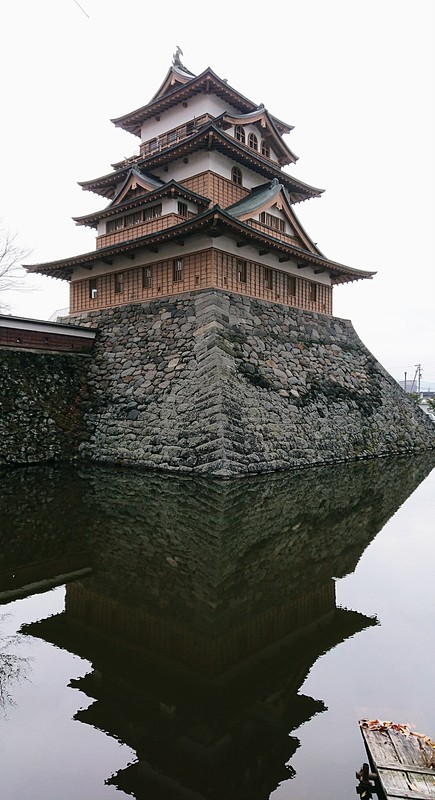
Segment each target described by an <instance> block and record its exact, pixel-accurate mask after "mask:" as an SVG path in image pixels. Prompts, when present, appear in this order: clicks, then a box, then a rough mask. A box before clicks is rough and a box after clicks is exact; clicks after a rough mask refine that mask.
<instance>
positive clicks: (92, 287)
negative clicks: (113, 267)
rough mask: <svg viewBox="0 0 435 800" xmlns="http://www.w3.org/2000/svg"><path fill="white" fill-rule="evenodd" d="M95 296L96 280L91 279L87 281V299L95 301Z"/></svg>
mask: <svg viewBox="0 0 435 800" xmlns="http://www.w3.org/2000/svg"><path fill="white" fill-rule="evenodd" d="M96 296H97V279H96V278H91V280H90V281H89V299H90V300H95V298H96Z"/></svg>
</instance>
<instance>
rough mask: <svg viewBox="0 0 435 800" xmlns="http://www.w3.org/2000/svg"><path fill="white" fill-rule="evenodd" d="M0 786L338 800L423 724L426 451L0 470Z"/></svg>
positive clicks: (43, 793)
mask: <svg viewBox="0 0 435 800" xmlns="http://www.w3.org/2000/svg"><path fill="white" fill-rule="evenodd" d="M0 479H1V480H0V487H1V488H0V525H1V528H0V545H1V548H0V602H1V606H0V778H1V791H0V794H1V797H2V800H110V798H115V797H118V798H121V797H123V796H128V795H129V796H133V797H135V798H137V800H145V798H147V800H159V798H164V800H177V799H178V798H187V799H188V800H224V799H225V800H266V798H269V797H271V798H273V800H314V798H325V800H326V799H327V798H330V799H331V800H333V798H334V800H335V799H336V798H338V800H347V798H350V797H354V796H355V785H356V782H355V778H354V775H355V770H356V769H357V768H359V767H360V765H361V763H362V761H363V760H365V757H366V756H365V752H364V748H363V743H362V739H361V736H360V733H359V730H358V719H360V718H362V717H379V718H383V719H392V720H394V721H396V722H402V723H404V722H406V723H409V724H411V725H414V726H415V728H416V729H417V730H419V731H422V732H423V733H426V734H429V735H432V736H434V735H435V705H434V703H433V664H434V662H435V658H434V657H435V631H434V626H433V610H434V607H435V603H434V601H435V580H434V579H435V567H434V564H435V559H434V556H435V535H434V522H433V521H434V517H435V513H434V512H435V454H434V453H432V454H428V455H423V456H418V457H416V456H414V457H409V458H404V459H388V460H387V459H385V460H380V459H378V460H375V461H370V462H366V463H355V464H350V465H340V466H330V467H325V468H319V469H317V468H315V469H309V470H301V471H299V472H294V473H291V474H290V473H288V474H278V475H270V476H261V477H253V478H243V479H240V480H235V481H213V480H209V479H198V478H197V479H193V478H189V477H179V476H175V475H156V474H149V473H144V472H140V471H138V470H129V469H122V468H119V469H117V468H100V467H99V468H90V467H80V468H76V469H73V468H60V467H54V466H53V467H32V468H26V469H8V470H2V471H1V472H0Z"/></svg>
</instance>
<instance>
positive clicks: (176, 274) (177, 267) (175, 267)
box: [172, 258, 183, 283]
mask: <svg viewBox="0 0 435 800" xmlns="http://www.w3.org/2000/svg"><path fill="white" fill-rule="evenodd" d="M172 280H173V282H174V283H178V282H179V281H182V280H183V259H182V258H174V261H173V263H172Z"/></svg>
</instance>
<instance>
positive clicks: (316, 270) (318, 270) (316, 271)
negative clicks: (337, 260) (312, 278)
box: [314, 267, 326, 275]
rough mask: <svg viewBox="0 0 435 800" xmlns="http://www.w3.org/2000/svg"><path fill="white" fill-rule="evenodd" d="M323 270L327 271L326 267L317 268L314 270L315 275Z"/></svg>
mask: <svg viewBox="0 0 435 800" xmlns="http://www.w3.org/2000/svg"><path fill="white" fill-rule="evenodd" d="M321 272H326V269H324V268H323V267H322V269H315V270H314V274H315V275H320V273H321Z"/></svg>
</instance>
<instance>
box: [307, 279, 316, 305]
mask: <svg viewBox="0 0 435 800" xmlns="http://www.w3.org/2000/svg"><path fill="white" fill-rule="evenodd" d="M309 297H310V300H312V302H313V303H315V302H316V300H317V283H310V288H309Z"/></svg>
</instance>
